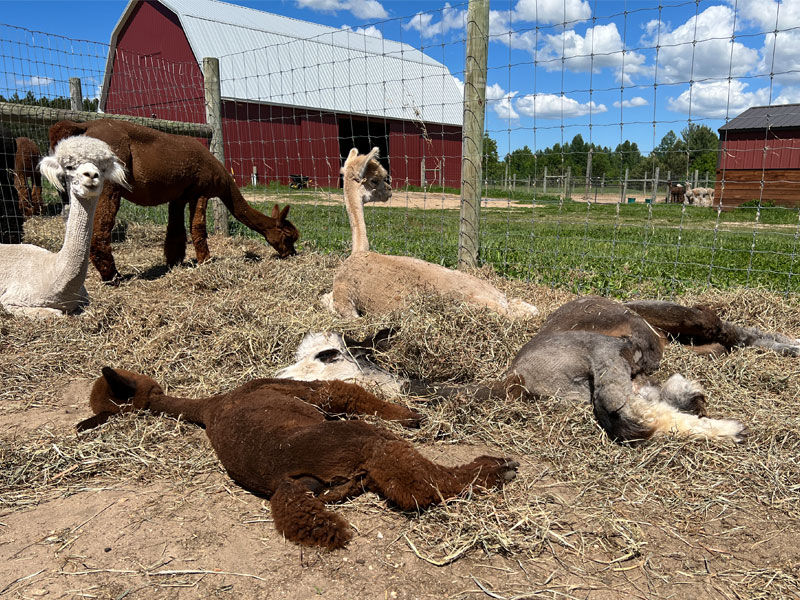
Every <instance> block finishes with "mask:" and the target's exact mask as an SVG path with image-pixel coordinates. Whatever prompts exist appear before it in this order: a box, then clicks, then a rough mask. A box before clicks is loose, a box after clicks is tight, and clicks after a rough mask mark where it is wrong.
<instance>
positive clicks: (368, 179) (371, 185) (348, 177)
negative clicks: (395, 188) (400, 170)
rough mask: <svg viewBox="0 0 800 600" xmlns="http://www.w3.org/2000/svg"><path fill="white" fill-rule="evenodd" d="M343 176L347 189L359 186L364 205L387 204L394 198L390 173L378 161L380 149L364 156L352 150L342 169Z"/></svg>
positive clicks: (356, 150)
mask: <svg viewBox="0 0 800 600" xmlns="http://www.w3.org/2000/svg"><path fill="white" fill-rule="evenodd" d="M342 175H344V185H345V188H348V187H350V186H352V185H356V186H358V196H359V198H360V199H361V202H362V203H364V204H366V203H367V202H386V201H387V200H389V198H391V197H392V186H391V183H390V182H389V173H388V172H387V171H386V169H384V168H383V166H382V165H381V163H380V162H379V161H378V148H373V149H372V150H371V151H370V153H369V154H364V155H359V153H358V149H356V148H353V149H352V150H350V154H348V155H347V160H346V161H345V162H344V167H342Z"/></svg>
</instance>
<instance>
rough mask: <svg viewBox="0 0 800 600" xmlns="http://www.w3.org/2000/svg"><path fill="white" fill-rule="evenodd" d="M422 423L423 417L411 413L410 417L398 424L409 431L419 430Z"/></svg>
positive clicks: (416, 413)
mask: <svg viewBox="0 0 800 600" xmlns="http://www.w3.org/2000/svg"><path fill="white" fill-rule="evenodd" d="M424 421H425V415H422V414H420V413H418V412H414V411H411V416H409V417H407V418H405V419H403V420H401V421H400V424H401V425H402V426H403V427H408V428H409V429H419V428H420V427H421V426H422V423H423V422H424Z"/></svg>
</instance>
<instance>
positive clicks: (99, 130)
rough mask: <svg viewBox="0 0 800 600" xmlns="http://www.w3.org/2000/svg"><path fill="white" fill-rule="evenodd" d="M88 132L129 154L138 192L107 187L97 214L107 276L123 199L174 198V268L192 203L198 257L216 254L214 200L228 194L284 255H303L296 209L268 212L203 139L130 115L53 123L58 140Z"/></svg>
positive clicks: (112, 272) (95, 244)
mask: <svg viewBox="0 0 800 600" xmlns="http://www.w3.org/2000/svg"><path fill="white" fill-rule="evenodd" d="M81 134H86V135H88V136H90V137H93V138H97V139H99V140H103V141H104V142H106V143H107V144H108V145H109V146H111V148H112V149H113V150H114V152H115V153H116V155H117V156H118V157H119V158H120V160H122V163H123V164H124V165H125V169H126V171H127V172H128V174H129V177H128V181H129V183H130V184H131V191H128V190H125V189H123V188H121V187H119V186H117V185H108V186H106V187H105V189H104V190H103V195H102V196H101V197H100V202H99V204H98V206H97V212H96V213H95V219H94V233H93V235H92V243H91V252H90V258H91V261H92V264H93V265H94V266H95V267H96V268H97V270H98V271H99V272H100V276H101V278H102V279H103V281H111V280H113V279H114V278H116V277H117V276H118V275H119V273H118V271H117V267H116V265H115V263H114V256H113V255H112V253H111V231H112V230H113V228H114V220H115V218H116V216H117V211H119V205H120V198H125V199H126V200H129V201H131V202H133V203H134V204H139V205H140V206H158V205H159V204H167V203H168V204H169V219H168V222H167V238H166V241H165V242H164V256H165V258H166V261H167V264H168V265H170V266H173V265H177V264H180V263H181V261H183V259H184V256H185V255H186V227H185V225H184V213H185V209H186V205H187V204H188V205H189V212H190V217H191V232H192V243H193V244H194V249H195V254H196V256H197V261H198V262H204V261H206V260H208V258H209V257H210V253H209V251H208V242H207V238H208V233H207V231H206V205H207V202H208V199H209V198H214V197H217V198H220V199H221V200H222V202H223V204H225V206H226V207H227V209H228V210H229V211H230V212H231V214H232V215H233V216H234V218H236V219H237V220H238V221H240V222H241V223H243V224H244V225H246V226H247V227H249V228H250V229H252V230H253V231H256V232H258V233H260V234H261V235H263V236H264V237H265V238H266V239H267V242H269V244H270V245H271V246H272V247H273V248H275V250H277V251H278V255H279V256H280V257H281V258H284V257H286V256H290V255H292V254H295V249H294V244H295V242H296V241H297V239H298V237H299V234H298V232H297V229H296V228H295V226H294V225H292V224H291V223H290V222H289V221H288V220H287V219H286V216H287V214H288V212H289V207H288V206H286V207H284V209H283V210H282V211H280V210H278V209H277V205H276V206H275V209H273V213H272V216H270V217H268V216H266V215H264V214H261V213H260V212H258V211H257V210H255V209H254V208H252V207H250V205H249V204H248V203H247V201H246V200H245V199H244V197H243V196H242V194H241V192H240V191H239V188H238V187H237V186H236V182H235V181H234V180H233V177H232V176H231V174H230V173H228V172H227V171H226V170H225V166H224V165H223V164H222V163H220V162H219V160H217V159H216V157H215V156H214V155H213V154H211V152H209V151H208V149H207V148H206V147H205V146H203V144H201V143H200V142H199V141H197V140H196V139H194V138H189V137H185V136H179V135H171V134H168V133H163V132H160V131H156V130H155V129H150V128H149V127H144V126H142V125H135V124H133V123H127V122H125V121H115V120H112V119H98V120H96V121H90V122H88V123H75V122H73V121H59V122H58V123H56V124H55V125H53V126H52V127H51V128H50V146H51V147H54V146H55V145H56V143H58V141H59V140H61V139H63V138H65V137H70V136H73V135H81Z"/></svg>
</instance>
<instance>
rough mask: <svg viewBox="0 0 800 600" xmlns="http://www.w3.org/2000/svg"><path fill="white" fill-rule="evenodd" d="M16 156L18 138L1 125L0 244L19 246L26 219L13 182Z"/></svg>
mask: <svg viewBox="0 0 800 600" xmlns="http://www.w3.org/2000/svg"><path fill="white" fill-rule="evenodd" d="M16 155H17V140H16V138H15V137H14V136H13V135H12V134H11V132H10V131H9V130H8V129H6V128H5V127H3V126H1V125H0V244H19V243H20V242H22V237H23V235H24V224H25V217H24V216H23V215H22V212H21V211H20V210H19V197H18V196H17V190H16V189H15V188H14V182H13V181H12V174H13V173H14V158H15V157H16Z"/></svg>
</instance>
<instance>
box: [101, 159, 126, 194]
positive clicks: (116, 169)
mask: <svg viewBox="0 0 800 600" xmlns="http://www.w3.org/2000/svg"><path fill="white" fill-rule="evenodd" d="M106 179H108V180H109V181H111V182H112V183H116V184H117V185H119V186H122V187H124V188H125V189H126V190H128V191H129V192H130V191H131V189H132V188H131V185H130V184H129V183H128V179H127V177H126V174H125V167H123V166H122V163H121V162H119V161H116V160H115V161H114V163H113V165H112V166H111V169H110V170H109V172H108V174H107V175H106Z"/></svg>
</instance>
